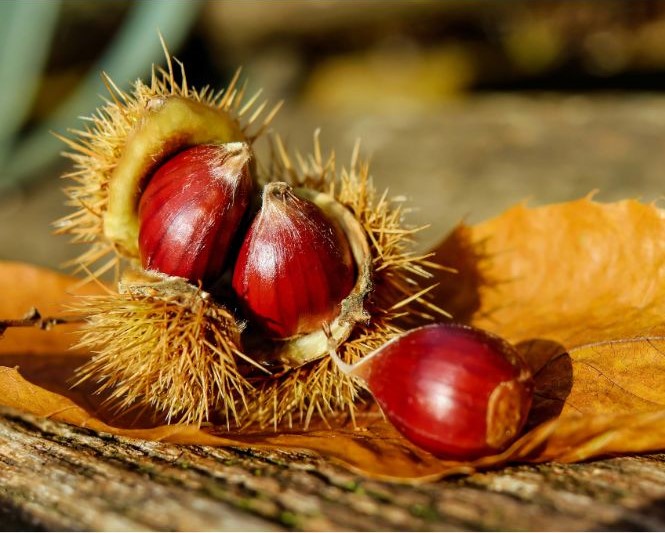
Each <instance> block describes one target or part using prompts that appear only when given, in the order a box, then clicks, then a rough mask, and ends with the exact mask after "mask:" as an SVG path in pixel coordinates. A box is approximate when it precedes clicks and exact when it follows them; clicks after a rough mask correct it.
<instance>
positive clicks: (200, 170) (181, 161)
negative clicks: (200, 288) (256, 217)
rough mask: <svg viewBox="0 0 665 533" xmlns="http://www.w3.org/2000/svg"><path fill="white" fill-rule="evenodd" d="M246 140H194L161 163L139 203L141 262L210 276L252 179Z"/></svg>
mask: <svg viewBox="0 0 665 533" xmlns="http://www.w3.org/2000/svg"><path fill="white" fill-rule="evenodd" d="M249 161H250V150H249V146H248V145H247V144H246V143H241V142H238V143H228V144H221V145H212V144H207V145H198V146H194V147H191V148H188V149H186V150H184V151H182V152H180V153H178V154H177V155H175V156H173V157H171V158H170V159H168V160H167V161H166V162H164V163H163V164H161V165H160V166H159V167H158V168H157V170H156V171H155V172H154V174H153V175H152V177H151V178H150V181H149V182H148V184H147V186H146V187H145V190H144V191H143V194H142V195H141V200H140V203H139V212H138V216H139V253H140V257H141V264H142V266H143V268H144V269H146V270H153V271H158V272H161V273H162V274H167V275H169V276H178V277H181V278H185V279H187V280H189V281H190V282H192V283H194V284H195V285H196V284H198V283H199V282H203V284H204V285H206V284H208V283H212V282H214V281H215V280H216V279H217V278H218V277H219V276H220V275H221V273H222V270H223V268H224V265H225V264H226V259H227V255H228V251H229V248H230V245H231V242H232V240H233V238H234V237H235V235H236V233H237V230H238V228H239V226H240V223H241V221H242V218H243V216H244V215H245V212H246V211H247V208H248V206H249V202H250V198H251V192H252V188H253V182H252V178H251V175H250V171H249Z"/></svg>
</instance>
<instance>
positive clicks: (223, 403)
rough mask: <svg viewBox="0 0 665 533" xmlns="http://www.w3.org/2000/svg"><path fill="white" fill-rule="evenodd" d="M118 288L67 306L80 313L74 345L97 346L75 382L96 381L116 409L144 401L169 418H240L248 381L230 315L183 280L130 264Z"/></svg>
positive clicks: (236, 329)
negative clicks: (137, 269) (79, 331)
mask: <svg viewBox="0 0 665 533" xmlns="http://www.w3.org/2000/svg"><path fill="white" fill-rule="evenodd" d="M118 288H119V290H118V292H117V293H116V292H111V291H109V292H108V293H107V294H106V295H102V296H90V297H86V298H85V299H83V300H81V302H80V303H81V305H80V306H79V307H78V308H75V309H74V310H75V311H77V312H79V313H81V314H85V315H86V316H87V319H86V322H87V323H86V326H85V327H84V329H83V331H84V333H83V335H82V337H81V340H80V342H79V344H78V347H80V348H86V349H90V350H91V351H93V352H95V351H96V355H94V356H93V358H92V359H91V360H90V361H89V362H88V363H87V364H86V365H84V366H83V367H81V368H80V369H79V370H78V371H77V379H78V382H79V383H80V382H81V381H84V380H92V381H97V382H98V383H99V385H100V387H99V392H108V393H109V396H108V401H109V402H111V403H112V404H113V405H114V406H115V407H116V408H119V409H127V408H129V407H131V406H135V405H147V406H151V407H153V408H155V409H156V410H157V411H158V412H160V413H162V414H164V415H165V417H166V419H167V420H168V421H178V422H183V423H196V424H201V423H202V422H204V421H206V420H209V419H210V418H211V415H212V414H213V413H216V412H218V413H220V414H221V415H222V417H223V419H224V420H226V421H227V423H228V422H230V421H234V420H235V421H238V420H240V418H241V416H242V411H243V410H244V408H245V401H246V400H245V397H246V395H247V393H248V392H249V391H251V388H252V387H251V386H250V384H249V383H248V382H247V380H246V379H245V378H244V377H243V375H242V373H241V371H240V369H239V365H238V362H239V361H240V362H242V360H243V359H244V356H243V354H242V352H241V351H240V350H239V348H238V346H239V344H240V342H239V331H240V330H239V327H238V324H237V323H236V321H235V319H234V317H233V316H232V315H231V314H230V313H229V312H228V311H227V310H226V309H224V308H223V307H222V306H220V305H218V304H217V303H215V302H214V301H213V300H212V298H210V295H209V294H208V293H206V292H203V291H201V290H199V289H196V288H194V287H193V286H192V285H190V284H188V283H186V282H185V281H184V280H183V279H182V278H174V277H168V276H158V275H154V274H150V275H149V274H146V273H144V272H135V271H131V270H130V271H127V272H126V273H125V275H124V276H123V279H122V280H121V282H120V283H119V284H118ZM100 348H101V349H100ZM245 363H246V364H252V362H251V361H248V360H246V361H245Z"/></svg>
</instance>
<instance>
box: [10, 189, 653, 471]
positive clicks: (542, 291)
mask: <svg viewBox="0 0 665 533" xmlns="http://www.w3.org/2000/svg"><path fill="white" fill-rule="evenodd" d="M663 235H665V217H664V213H663V212H662V211H660V210H659V209H658V208H656V207H654V206H650V205H643V204H640V203H638V202H635V201H623V202H619V203H615V204H600V203H596V202H593V201H592V200H591V199H584V200H579V201H576V202H570V203H564V204H557V205H551V206H545V207H538V208H533V209H530V208H527V207H525V206H517V207H515V208H513V209H511V210H509V211H507V212H506V213H504V214H503V215H501V216H499V217H497V218H495V219H493V220H490V221H487V222H485V223H482V224H479V225H477V226H459V227H458V228H456V229H455V230H454V231H453V232H452V233H451V234H450V235H449V236H448V238H446V239H445V240H444V241H443V242H442V243H441V245H440V246H439V247H437V249H436V259H437V260H438V261H439V262H441V263H443V264H446V265H451V266H454V267H455V268H456V269H457V271H458V272H457V273H456V274H449V273H442V274H441V275H440V277H441V279H440V282H441V285H440V287H439V289H438V293H437V295H436V298H437V304H439V305H440V306H442V307H444V308H446V309H449V310H450V311H451V312H452V313H453V315H454V316H455V318H456V319H457V320H460V321H464V322H468V323H470V324H473V325H475V326H477V327H481V328H484V329H487V330H490V331H492V332H494V333H497V334H499V335H501V336H503V337H505V338H507V339H509V340H510V341H512V342H513V343H515V344H516V345H517V347H518V349H519V350H520V351H521V352H522V354H523V355H524V356H525V358H526V359H527V360H528V362H529V364H530V365H531V367H532V369H533V371H534V374H535V379H536V384H537V390H536V397H535V401H534V406H533V409H532V412H531V415H530V418H529V421H528V424H527V429H526V432H525V434H524V435H523V436H522V437H521V438H520V439H518V441H517V442H515V443H514V444H513V445H512V446H511V447H510V448H509V449H508V450H506V451H505V452H503V453H502V454H500V455H496V456H492V457H485V458H482V459H479V460H477V461H475V462H471V463H463V462H454V461H445V460H441V459H437V458H435V457H433V456H432V455H430V454H429V453H427V452H424V451H422V450H419V449H418V448H416V447H415V446H413V445H411V444H410V443H409V442H407V441H406V440H405V439H404V438H402V437H401V436H400V435H399V434H398V433H397V432H396V431H395V430H394V429H393V428H392V427H391V426H390V425H389V424H388V423H387V422H386V421H385V420H384V419H383V418H382V417H381V415H380V413H378V412H377V411H376V408H371V409H368V410H367V411H365V412H363V413H362V414H361V415H360V417H359V418H358V419H357V420H356V424H357V425H356V427H355V428H354V427H353V426H352V425H351V424H350V423H349V422H348V421H347V420H340V421H337V423H336V422H335V421H332V427H327V426H325V425H319V426H316V425H313V426H312V427H311V428H310V429H308V430H306V431H303V430H293V429H288V428H279V431H277V432H274V431H254V430H246V431H235V432H233V431H232V432H229V431H227V429H226V428H225V427H222V428H220V427H205V428H202V429H199V428H196V427H194V426H185V425H165V424H159V423H156V422H155V420H154V419H152V418H150V417H146V416H145V413H125V414H124V415H122V416H117V415H116V414H114V413H113V412H109V411H108V410H107V409H106V408H105V407H104V405H103V402H102V398H100V397H99V396H96V395H94V394H92V389H86V388H82V387H77V388H74V389H72V388H71V387H70V383H71V377H72V375H73V371H74V369H75V368H76V367H77V366H79V365H80V364H81V363H82V362H83V361H85V360H86V359H87V357H88V356H89V354H85V353H80V352H72V351H68V350H67V346H69V345H70V344H72V343H73V340H74V339H75V336H74V335H73V334H72V328H73V326H63V327H58V328H54V329H53V330H51V331H38V330H16V331H15V330H13V329H10V330H8V331H7V332H6V334H5V337H4V339H3V342H0V365H2V366H1V367H0V404H3V405H6V406H9V407H13V408H17V409H22V410H27V411H30V412H32V413H35V414H37V415H40V416H45V417H50V418H53V419H55V420H59V421H62V422H66V423H70V424H75V425H78V426H82V427H88V428H90V429H93V430H96V431H103V432H109V433H114V434H117V435H124V436H129V437H135V438H143V439H156V440H166V441H170V442H176V443H181V444H206V445H240V446H257V447H278V448H298V449H309V450H312V451H313V452H318V453H321V454H324V455H326V456H329V457H331V458H333V459H335V460H338V461H340V462H343V463H344V464H346V465H347V466H349V467H351V468H352V469H354V470H357V471H359V472H362V473H364V474H367V475H372V476H375V477H380V478H384V479H398V480H420V481H422V480H428V479H436V478H438V477H441V476H444V475H449V474H453V473H461V472H468V471H472V470H473V469H477V468H487V467H493V466H498V465H502V464H505V463H507V462H520V461H523V462H540V461H547V460H559V461H578V460H584V459H588V458H591V457H596V456H601V455H606V454H615V453H633V452H646V451H654V450H660V449H664V448H665V325H664V324H663V319H662V317H663V316H665V313H664V312H663V311H665V309H664V308H665V298H664V296H665V284H664V283H663V282H662V281H661V275H660V272H661V270H662V269H663V266H664V265H665V250H664V249H663V247H662V245H661V243H662V239H663ZM74 283H75V280H74V279H72V278H68V277H65V276H62V275H59V274H56V273H53V272H49V271H46V270H42V269H38V268H35V267H31V266H28V265H17V264H12V263H2V264H0V287H2V289H3V291H4V294H5V295H6V296H7V297H6V298H5V299H4V300H3V301H2V302H0V316H1V317H12V318H13V317H17V316H21V315H22V314H23V313H25V312H26V311H27V310H28V309H29V308H30V307H32V306H35V307H38V308H39V309H40V311H42V313H44V314H47V313H48V314H55V313H58V312H60V310H61V308H62V306H64V305H67V304H69V303H71V302H72V301H73V298H75V296H73V295H72V294H70V289H71V287H72V286H73V284H74ZM88 290H93V289H88Z"/></svg>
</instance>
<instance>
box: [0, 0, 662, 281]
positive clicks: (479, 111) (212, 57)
mask: <svg viewBox="0 0 665 533" xmlns="http://www.w3.org/2000/svg"><path fill="white" fill-rule="evenodd" d="M158 30H159V31H161V33H162V34H163V35H164V38H165V40H166V42H167V43H168V45H169V48H170V50H171V52H172V53H173V54H174V55H175V56H176V57H177V58H179V59H180V60H182V61H183V62H184V63H185V65H186V67H187V74H188V79H189V81H190V83H191V84H193V85H195V86H202V85H206V84H209V85H212V86H213V87H217V88H221V87H224V86H225V84H226V83H227V82H228V80H229V78H230V77H231V75H232V74H233V72H234V70H235V69H236V68H237V67H238V66H239V65H242V66H243V67H244V75H245V77H247V78H248V79H249V86H250V88H253V89H258V88H260V87H262V88H263V89H264V94H265V95H266V96H267V97H268V98H269V99H270V101H271V102H276V101H278V100H280V99H284V100H286V106H285V107H284V108H283V109H282V111H281V112H280V114H279V115H278V117H277V119H276V120H275V121H274V123H273V129H274V130H276V131H278V132H280V134H281V135H282V136H283V137H284V138H285V139H286V141H287V145H288V146H289V147H290V148H292V149H299V150H300V151H302V152H307V151H308V150H310V149H311V146H312V143H311V138H312V132H313V131H314V129H315V128H317V127H320V128H322V134H321V139H322V144H323V146H324V147H328V148H334V149H335V150H336V152H337V154H338V160H339V161H340V162H346V161H347V160H348V158H349V157H350V153H351V150H352V147H353V144H354V142H355V141H356V139H358V138H360V139H362V151H363V154H364V155H365V156H368V157H370V158H371V161H372V168H373V171H372V174H373V176H374V180H375V183H376V185H377V187H378V188H380V189H384V188H389V189H390V191H391V193H392V194H393V195H395V196H406V197H407V198H408V199H409V201H410V203H411V205H412V206H413V207H414V209H413V211H412V213H410V218H409V221H410V222H411V223H413V224H417V225H420V224H430V227H429V228H428V229H427V230H425V231H424V232H423V233H422V236H421V240H420V243H419V246H420V247H421V248H426V247H427V246H430V245H432V244H433V243H435V242H436V241H437V240H438V239H440V238H441V237H442V236H443V235H445V233H446V232H447V231H448V230H449V229H450V228H451V227H452V226H453V225H454V224H455V223H457V222H459V221H460V220H466V221H468V222H477V221H480V220H482V219H485V218H488V217H492V216H494V215H497V214H499V213H500V212H501V211H503V210H505V209H506V208H508V207H509V206H511V205H513V204H515V203H517V202H520V201H522V200H528V201H529V203H530V204H531V205H539V204H543V203H547V202H555V201H565V200H572V199H576V198H579V197H580V196H583V195H586V194H587V193H589V192H590V191H593V190H596V189H597V190H599V191H600V192H599V193H598V198H600V199H602V200H613V199H620V198H625V197H640V198H642V199H643V200H647V201H648V200H653V199H656V198H659V197H660V195H661V194H662V182H663V169H665V150H664V149H663V148H664V146H665V143H664V141H665V97H664V96H663V92H662V91H663V89H664V88H665V1H656V0H631V1H630V2H626V1H612V0H605V1H603V2H599V1H578V0H568V1H544V0H543V1H519V0H495V1H485V0H463V1H452V0H450V1H420V0H412V1H405V0H402V1H392V2H383V1H362V0H357V1H354V2H348V1H337V0H319V1H317V2H305V1H267V0H266V1H248V0H245V1H242V2H241V1H223V0H220V1H214V0H207V1H193V0H187V1H177V0H173V1H159V2H158V1H148V0H144V1H127V0H125V1H113V2H111V1H107V2H98V1H94V2H93V1H82V0H48V1H35V0H21V1H18V0H17V1H5V2H1V3H0V82H1V84H0V87H2V91H0V117H2V120H1V121H0V259H13V260H22V261H30V262H33V263H36V264H39V265H45V266H52V267H56V268H57V267H58V266H59V265H60V264H62V263H63V262H64V261H65V260H67V259H69V258H71V257H73V256H75V255H77V253H78V252H79V250H75V249H74V248H75V247H73V246H68V245H67V240H66V238H64V237H56V236H53V235H52V234H51V231H52V227H51V222H52V221H53V220H55V219H56V218H58V217H60V216H62V215H64V214H66V213H67V210H66V209H65V208H64V207H63V205H62V204H63V195H62V193H61V190H60V189H61V187H62V186H63V185H64V183H63V182H62V180H60V179H59V175H60V174H62V173H63V172H64V171H66V170H67V169H68V168H69V164H68V162H67V161H66V160H64V159H63V158H62V157H60V155H59V153H60V151H62V150H63V149H64V145H63V144H62V143H61V142H60V141H58V140H57V139H56V138H55V137H54V136H53V135H52V132H57V133H61V134H66V132H67V129H68V128H71V127H79V126H81V124H82V122H81V120H80V118H79V116H85V115H90V114H91V113H92V112H93V111H94V108H95V107H96V106H97V105H98V104H99V103H100V102H101V98H102V97H103V95H104V94H105V92H106V90H105V89H104V87H103V85H102V83H101V79H100V76H99V72H100V71H101V70H104V71H106V72H108V73H109V74H110V76H111V77H112V78H113V79H114V80H115V82H116V83H117V84H118V85H119V86H120V87H123V88H129V82H130V81H132V80H134V79H136V78H138V77H142V78H144V79H147V78H148V77H149V75H150V69H151V64H152V63H158V64H162V63H163V53H162V51H161V48H160V43H159V39H158V36H157V32H158Z"/></svg>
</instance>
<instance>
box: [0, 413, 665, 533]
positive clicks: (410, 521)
mask: <svg viewBox="0 0 665 533" xmlns="http://www.w3.org/2000/svg"><path fill="white" fill-rule="evenodd" d="M0 465H1V468H0V502H1V503H0V516H2V517H3V518H4V520H3V521H2V522H3V528H6V529H10V528H11V529H18V528H20V527H27V528H32V529H38V528H43V529H60V530H62V529H68V530H72V529H74V530H80V529H83V530H192V529H196V530H210V529H216V530H257V529H259V530H281V529H306V530H344V529H346V530H348V529H354V530H395V529H400V530H464V529H474V530H478V529H494V530H500V529H524V530H553V529H554V530H572V529H577V530H579V529H582V530H585V529H605V530H613V529H616V530H622V529H632V530H663V529H665V455H651V456H646V457H622V458H614V459H609V460H604V461H597V462H593V463H587V464H582V465H537V466H515V467H511V468H507V469H503V470H501V471H497V472H489V473H478V474H475V475H472V476H467V477H461V478H456V479H449V480H443V481H440V482H438V483H432V484H427V485H419V486H409V485H396V484H388V483H383V482H377V481H373V480H367V479H363V478H362V477H360V476H358V475H356V474H353V473H351V472H349V471H347V470H345V469H344V468H342V467H340V466H337V465H334V464H331V463H330V462H328V461H326V460H325V459H323V458H320V457H318V456H316V455H314V454H310V453H305V452H303V453H294V452H263V451H256V450H250V449H245V448H232V449H217V448H210V447H203V446H189V447H186V446H176V445H172V444H165V443H159V442H146V441H138V440H133V439H126V438H118V437H114V436H111V435H103V434H96V433H93V432H89V431H86V430H82V429H79V428H73V427H70V426H67V425H64V424H59V423H54V422H51V421H48V420H41V419H37V418H35V417H32V416H29V415H25V414H22V413H19V412H16V411H13V410H9V409H0Z"/></svg>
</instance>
